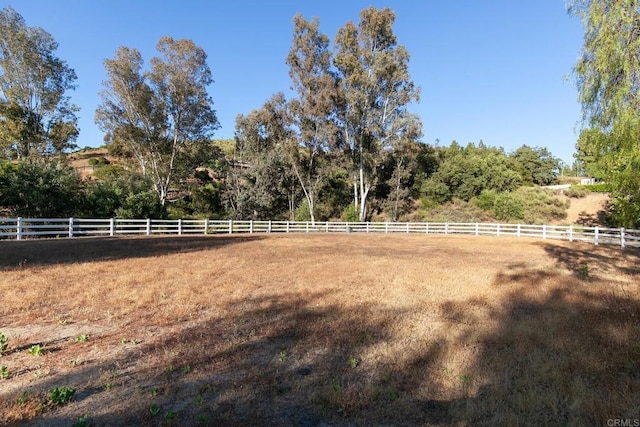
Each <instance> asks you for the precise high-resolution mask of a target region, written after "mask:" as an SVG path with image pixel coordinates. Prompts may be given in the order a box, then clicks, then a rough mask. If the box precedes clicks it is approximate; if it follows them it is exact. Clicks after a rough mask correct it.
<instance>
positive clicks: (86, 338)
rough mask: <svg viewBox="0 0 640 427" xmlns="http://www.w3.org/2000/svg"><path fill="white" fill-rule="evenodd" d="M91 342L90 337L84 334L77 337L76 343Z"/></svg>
mask: <svg viewBox="0 0 640 427" xmlns="http://www.w3.org/2000/svg"><path fill="white" fill-rule="evenodd" d="M87 341H89V335H86V334H82V335H78V336H77V337H76V342H87Z"/></svg>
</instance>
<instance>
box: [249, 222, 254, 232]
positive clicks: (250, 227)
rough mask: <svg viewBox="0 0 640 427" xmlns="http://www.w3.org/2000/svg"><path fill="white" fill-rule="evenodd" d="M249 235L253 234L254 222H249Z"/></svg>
mask: <svg viewBox="0 0 640 427" xmlns="http://www.w3.org/2000/svg"><path fill="white" fill-rule="evenodd" d="M249 234H253V220H251V221H249Z"/></svg>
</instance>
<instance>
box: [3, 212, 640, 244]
mask: <svg viewBox="0 0 640 427" xmlns="http://www.w3.org/2000/svg"><path fill="white" fill-rule="evenodd" d="M220 233H224V234H235V233H414V234H415V233H421V234H467V235H475V236H516V237H530V238H540V239H555V240H568V241H582V242H591V243H593V244H596V245H598V244H609V245H618V246H621V247H627V246H630V247H640V230H626V229H624V228H602V227H582V226H576V225H570V226H563V225H531V224H497V223H480V222H477V223H451V222H449V223H447V222H444V223H443V222H316V223H311V222H303V221H235V220H209V219H203V220H196V219H178V220H160V219H118V218H107V219H104V218H102V219H101V218H98V219H89V218H0V239H17V240H22V239H29V238H38V237H58V238H60V237H68V238H73V237H81V236H118V235H126V234H138V235H146V236H149V235H155V234H177V235H185V234H220Z"/></svg>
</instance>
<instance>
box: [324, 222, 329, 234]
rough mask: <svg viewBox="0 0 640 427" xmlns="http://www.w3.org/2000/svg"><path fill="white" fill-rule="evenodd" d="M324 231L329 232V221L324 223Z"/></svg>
mask: <svg viewBox="0 0 640 427" xmlns="http://www.w3.org/2000/svg"><path fill="white" fill-rule="evenodd" d="M324 231H325V233H328V232H329V221H327V222H325V223H324Z"/></svg>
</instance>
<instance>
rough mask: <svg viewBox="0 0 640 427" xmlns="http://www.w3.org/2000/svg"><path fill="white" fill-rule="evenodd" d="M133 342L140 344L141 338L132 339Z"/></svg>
mask: <svg viewBox="0 0 640 427" xmlns="http://www.w3.org/2000/svg"><path fill="white" fill-rule="evenodd" d="M131 342H132V343H134V344H136V345H138V344H140V340H139V339H137V338H134V339H132V340H131Z"/></svg>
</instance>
